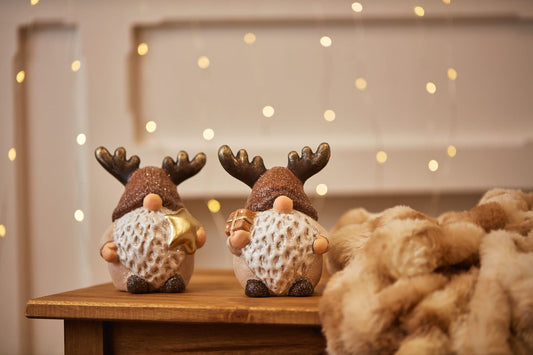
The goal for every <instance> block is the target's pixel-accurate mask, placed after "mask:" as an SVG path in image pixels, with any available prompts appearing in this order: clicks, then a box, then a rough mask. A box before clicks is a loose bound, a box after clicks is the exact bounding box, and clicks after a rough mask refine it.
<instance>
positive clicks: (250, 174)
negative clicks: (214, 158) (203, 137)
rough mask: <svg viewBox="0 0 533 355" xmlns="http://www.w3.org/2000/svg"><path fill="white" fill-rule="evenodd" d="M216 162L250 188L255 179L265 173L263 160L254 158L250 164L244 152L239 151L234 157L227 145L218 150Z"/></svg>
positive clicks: (258, 157)
mask: <svg viewBox="0 0 533 355" xmlns="http://www.w3.org/2000/svg"><path fill="white" fill-rule="evenodd" d="M218 160H220V164H222V167H223V168H224V170H226V171H227V172H228V173H229V174H230V175H231V176H233V177H234V178H236V179H238V180H240V181H242V182H244V183H245V184H246V185H248V186H250V187H253V186H254V184H255V182H256V181H257V179H259V177H260V176H261V175H263V173H264V172H265V171H266V168H265V164H264V163H263V158H261V157H260V156H255V157H254V158H253V159H252V161H251V162H250V161H249V160H248V153H247V152H246V150H244V149H241V150H239V151H238V152H237V155H235V156H234V155H233V152H232V151H231V148H230V147H229V146H227V145H223V146H221V147H220V148H219V149H218Z"/></svg>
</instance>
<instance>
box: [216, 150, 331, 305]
mask: <svg viewBox="0 0 533 355" xmlns="http://www.w3.org/2000/svg"><path fill="white" fill-rule="evenodd" d="M218 157H219V160H220V163H221V164H222V166H223V167H224V169H225V170H226V171H227V172H228V173H229V174H230V175H232V176H233V177H235V178H237V179H238V180H240V181H242V182H244V183H245V184H247V185H248V186H250V187H251V188H252V192H251V194H250V196H249V197H248V200H247V203H246V206H245V208H243V209H239V210H237V211H235V212H233V213H232V214H231V215H230V217H229V219H228V221H227V223H226V230H225V232H226V235H227V236H228V238H227V239H226V244H227V246H228V249H229V250H230V252H231V253H232V254H233V255H234V258H233V268H234V272H235V276H236V277H237V279H238V280H239V282H240V283H241V285H242V286H243V288H244V293H245V294H246V295H247V296H249V297H267V296H286V295H288V296H309V295H312V294H313V292H314V288H315V286H316V285H317V283H318V282H319V280H320V276H321V273H322V254H323V253H325V252H326V251H327V249H328V245H329V243H328V239H327V235H326V231H325V230H324V228H322V227H321V226H320V224H318V222H317V219H318V215H317V211H316V210H315V209H314V208H313V206H312V205H311V201H310V200H309V197H308V196H307V195H306V194H305V192H304V189H303V184H304V183H305V181H306V180H307V179H308V178H310V177H311V176H313V175H314V174H316V173H318V172H319V171H320V170H322V168H324V166H325V165H326V164H327V162H328V160H329V157H330V147H329V145H328V144H327V143H322V144H320V145H319V146H318V148H317V151H316V153H313V152H312V151H311V149H310V148H309V147H305V148H303V149H302V156H301V157H300V156H298V153H296V152H294V151H293V152H291V153H289V156H288V158H289V162H288V165H287V167H286V168H284V167H274V168H271V169H268V170H267V169H266V168H265V166H264V164H263V159H262V158H261V157H259V156H256V157H254V158H253V159H252V162H249V161H248V154H247V152H246V151H245V150H244V149H241V150H240V151H239V152H238V153H237V155H235V156H234V155H233V153H232V151H231V149H230V148H229V147H228V146H227V145H224V146H222V147H220V149H219V150H218Z"/></svg>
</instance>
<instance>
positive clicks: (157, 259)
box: [95, 147, 206, 293]
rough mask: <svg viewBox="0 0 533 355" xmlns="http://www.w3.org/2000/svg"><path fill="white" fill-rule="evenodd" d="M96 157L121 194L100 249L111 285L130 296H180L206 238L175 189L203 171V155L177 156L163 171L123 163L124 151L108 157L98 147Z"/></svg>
mask: <svg viewBox="0 0 533 355" xmlns="http://www.w3.org/2000/svg"><path fill="white" fill-rule="evenodd" d="M95 155H96V159H97V160H98V162H99V163H100V164H101V165H102V166H103V167H104V168H105V169H106V170H107V171H108V172H109V173H110V174H111V175H113V176H114V177H115V178H117V180H119V181H120V182H121V183H122V184H123V185H124V188H125V189H124V193H123V194H122V197H121V198H120V200H119V202H118V205H117V207H116V208H115V210H114V211H113V215H112V220H113V223H112V224H111V225H110V226H109V228H108V229H107V231H106V232H105V233H104V236H103V237H102V243H101V247H100V254H101V256H102V258H103V259H104V260H105V261H107V263H108V269H109V272H110V275H111V279H112V281H113V284H114V285H115V287H116V288H117V289H119V290H121V291H129V292H131V293H146V292H154V291H159V292H182V291H184V290H185V287H186V286H187V284H188V282H189V280H190V278H191V275H192V272H193V268H194V253H195V251H196V249H197V248H200V247H201V246H202V245H203V244H204V243H205V238H206V235H205V230H204V228H202V226H201V225H200V223H199V222H198V221H197V220H196V219H195V218H194V217H193V216H191V214H190V213H189V212H188V211H187V209H186V208H185V206H184V205H183V202H182V201H181V198H180V196H179V194H178V191H177V186H178V185H179V184H180V183H181V182H183V181H184V180H186V179H188V178H190V177H192V176H194V175H196V174H197V173H198V172H199V171H200V170H201V169H202V168H203V167H204V165H205V162H206V157H205V155H204V154H203V153H199V154H198V155H196V156H195V157H194V159H192V160H191V161H189V157H188V155H187V153H185V152H183V151H181V152H180V153H179V154H178V157H177V161H176V162H175V161H174V160H173V159H172V158H170V157H166V158H165V159H164V160H163V164H162V167H161V168H158V167H153V166H148V167H144V168H139V165H140V159H139V157H138V156H136V155H134V156H132V157H130V158H129V159H126V150H125V149H124V148H118V149H117V150H116V151H115V153H114V155H111V154H110V153H109V152H108V150H107V149H106V148H104V147H99V148H97V149H96V151H95Z"/></svg>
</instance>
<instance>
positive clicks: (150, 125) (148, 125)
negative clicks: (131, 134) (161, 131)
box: [145, 121, 157, 133]
mask: <svg viewBox="0 0 533 355" xmlns="http://www.w3.org/2000/svg"><path fill="white" fill-rule="evenodd" d="M145 128H146V132H148V133H154V132H155V130H156V129H157V123H155V122H154V121H148V122H146V126H145Z"/></svg>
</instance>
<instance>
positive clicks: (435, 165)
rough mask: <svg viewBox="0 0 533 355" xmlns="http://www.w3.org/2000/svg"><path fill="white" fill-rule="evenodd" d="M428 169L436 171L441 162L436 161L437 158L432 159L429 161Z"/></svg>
mask: <svg viewBox="0 0 533 355" xmlns="http://www.w3.org/2000/svg"><path fill="white" fill-rule="evenodd" d="M428 169H429V171H431V172H435V171H437V170H439V162H438V161H436V160H435V159H431V160H430V161H429V162H428Z"/></svg>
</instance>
